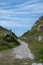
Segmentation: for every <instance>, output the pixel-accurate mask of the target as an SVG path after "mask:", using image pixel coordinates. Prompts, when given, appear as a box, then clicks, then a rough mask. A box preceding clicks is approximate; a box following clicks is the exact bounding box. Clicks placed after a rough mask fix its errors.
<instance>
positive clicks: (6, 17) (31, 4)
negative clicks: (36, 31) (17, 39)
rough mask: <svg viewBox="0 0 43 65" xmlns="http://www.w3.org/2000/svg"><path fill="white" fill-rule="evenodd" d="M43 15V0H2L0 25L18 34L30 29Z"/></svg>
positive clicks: (0, 3)
mask: <svg viewBox="0 0 43 65" xmlns="http://www.w3.org/2000/svg"><path fill="white" fill-rule="evenodd" d="M42 15H43V0H0V25H1V26H3V27H6V28H8V29H11V30H12V31H13V32H14V33H15V34H16V35H17V36H21V35H22V34H23V33H24V32H26V31H27V30H30V29H31V27H32V26H33V24H34V23H35V21H36V20H37V19H38V18H39V17H40V16H42Z"/></svg>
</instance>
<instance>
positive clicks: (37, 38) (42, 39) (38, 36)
mask: <svg viewBox="0 0 43 65" xmlns="http://www.w3.org/2000/svg"><path fill="white" fill-rule="evenodd" d="M20 39H21V40H23V41H25V42H27V43H28V44H29V48H30V49H31V51H32V53H33V54H34V55H35V59H34V61H36V62H42V63H43V16H41V17H40V18H39V19H38V20H37V21H36V22H35V23H34V25H33V27H32V29H31V30H29V31H27V32H25V33H24V34H23V35H22V36H21V37H20Z"/></svg>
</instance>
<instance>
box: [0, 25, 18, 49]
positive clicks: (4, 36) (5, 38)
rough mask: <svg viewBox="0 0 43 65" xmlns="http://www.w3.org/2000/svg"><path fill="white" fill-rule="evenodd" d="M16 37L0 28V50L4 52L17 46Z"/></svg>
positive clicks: (9, 31)
mask: <svg viewBox="0 0 43 65" xmlns="http://www.w3.org/2000/svg"><path fill="white" fill-rule="evenodd" d="M17 39H18V37H17V36H16V35H15V34H14V33H13V32H12V31H11V30H8V29H6V28H4V27H2V26H0V50H6V49H10V48H13V47H16V46H18V45H19V42H18V41H17Z"/></svg>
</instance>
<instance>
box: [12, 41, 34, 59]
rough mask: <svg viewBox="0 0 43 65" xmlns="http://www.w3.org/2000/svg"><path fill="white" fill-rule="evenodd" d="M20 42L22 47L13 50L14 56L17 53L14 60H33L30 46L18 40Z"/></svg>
mask: <svg viewBox="0 0 43 65" xmlns="http://www.w3.org/2000/svg"><path fill="white" fill-rule="evenodd" d="M18 41H19V42H20V46H18V47H16V48H13V50H12V53H13V55H14V53H15V57H14V58H19V59H23V58H31V59H33V58H34V56H33V54H32V53H31V51H30V49H29V48H28V44H27V43H25V42H23V41H21V40H18Z"/></svg>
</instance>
